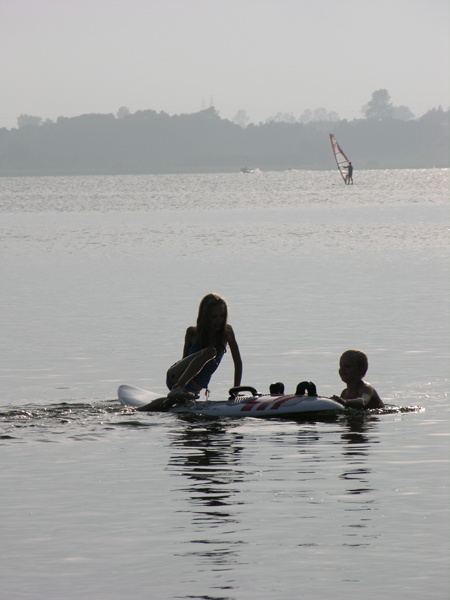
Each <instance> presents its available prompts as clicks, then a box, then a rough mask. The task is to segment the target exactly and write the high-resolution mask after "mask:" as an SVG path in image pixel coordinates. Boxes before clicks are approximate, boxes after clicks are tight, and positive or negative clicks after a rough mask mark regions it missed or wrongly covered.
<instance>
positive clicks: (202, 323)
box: [196, 294, 228, 350]
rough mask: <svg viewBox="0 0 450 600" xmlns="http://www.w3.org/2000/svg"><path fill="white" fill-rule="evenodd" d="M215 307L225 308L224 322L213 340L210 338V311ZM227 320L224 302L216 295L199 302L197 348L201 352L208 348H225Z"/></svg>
mask: <svg viewBox="0 0 450 600" xmlns="http://www.w3.org/2000/svg"><path fill="white" fill-rule="evenodd" d="M216 306H223V307H224V308H225V320H224V322H223V324H222V327H221V328H220V330H219V331H218V332H217V336H216V338H215V339H212V338H211V323H210V316H211V311H212V310H213V308H216ZM227 319H228V307H227V303H226V302H225V300H224V299H223V298H222V297H221V296H219V295H218V294H207V295H206V296H205V297H204V298H202V301H201V302H200V306H199V307H198V317H197V327H196V329H197V348H198V349H199V350H202V349H203V348H207V347H208V346H211V345H213V346H215V347H217V348H224V349H225V348H226V345H227V339H226V331H227V327H228V324H227Z"/></svg>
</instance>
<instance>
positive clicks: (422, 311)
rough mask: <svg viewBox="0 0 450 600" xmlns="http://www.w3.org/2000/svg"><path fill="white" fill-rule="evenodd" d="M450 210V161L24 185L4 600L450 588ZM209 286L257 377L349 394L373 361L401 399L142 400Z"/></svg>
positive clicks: (1, 225) (7, 265)
mask: <svg viewBox="0 0 450 600" xmlns="http://www.w3.org/2000/svg"><path fill="white" fill-rule="evenodd" d="M448 200H449V170H448V169H441V170H422V171H421V170H414V171H407V170H402V171H363V172H358V173H355V185H354V186H353V187H352V186H344V185H343V184H342V181H340V180H339V179H338V175H337V174H336V173H334V172H287V173H259V174H257V173H255V174H249V175H242V174H236V175H232V174H231V175H230V174H228V175H222V174H221V175H186V176H180V175H177V176H133V177H49V178H45V177H44V178H2V179H0V251H1V256H2V261H1V265H0V269H1V274H2V282H3V286H2V296H1V298H2V300H1V311H0V324H1V331H2V336H1V339H0V345H1V348H2V364H1V366H0V381H1V396H0V446H1V452H2V467H1V468H0V477H1V505H2V514H3V519H2V527H1V537H0V540H1V541H0V551H1V561H0V597H2V598H3V597H4V598H8V599H15V598H17V599H19V598H20V599H21V598H31V599H41V598H46V599H60V598H65V599H78V598H80V597H85V598H95V599H96V598H98V599H102V600H103V599H105V600H106V599H115V598H117V599H122V598H127V599H137V600H138V599H139V600H140V599H142V598H161V599H171V598H199V599H200V598H210V599H214V600H219V599H229V600H240V599H244V598H245V599H247V598H248V599H253V598H254V599H263V598H264V599H266V598H267V599H278V598H285V597H299V598H300V597H301V598H308V599H309V598H311V599H316V598H317V599H319V598H320V599H322V598H324V597H328V596H333V597H334V598H346V599H347V598H359V597H361V596H363V595H364V596H365V597H366V598H368V599H372V598H379V597H380V595H382V596H384V597H386V598H396V599H397V598H408V599H409V598H417V599H419V598H421V599H422V598H436V599H444V598H445V599H446V598H448V596H449V593H450V579H449V575H448V560H449V536H448V532H449V499H450V498H449V487H448V486H449V479H450V477H449V443H448V441H449V437H448V436H449V427H448V424H449V408H448V391H449V378H448V376H449V368H448V365H449V354H450V352H449V339H450V336H449V321H450V320H449V277H448V245H449V244H448V228H449V210H448V204H449V203H448ZM210 291H216V292H218V293H220V294H222V295H223V296H224V297H225V298H226V299H227V301H228V303H229V309H230V322H231V323H232V324H233V327H234V329H235V331H236V335H237V339H238V342H239V345H240V348H241V353H242V356H243V360H244V378H243V382H244V383H246V384H248V385H254V386H255V387H257V388H258V389H259V390H260V391H265V390H267V389H268V386H269V384H270V383H271V382H272V381H277V380H281V381H284V383H285V385H286V388H287V390H289V391H291V390H293V389H295V386H296V384H297V383H298V382H299V381H301V380H305V379H307V380H312V381H314V382H315V383H316V385H317V387H318V390H319V393H321V394H323V395H329V394H333V393H339V392H340V391H341V390H342V387H343V386H342V382H341V381H340V380H339V376H338V374H337V365H338V361H339V356H340V354H341V353H342V351H344V350H346V349H347V348H350V347H358V348H361V349H363V350H364V351H366V352H367V354H368V356H369V361H370V367H369V372H368V374H367V379H368V381H370V382H371V383H373V385H375V387H376V388H377V390H378V391H379V393H380V395H381V396H382V398H383V399H385V401H386V402H387V403H388V404H389V405H390V406H389V407H388V409H387V410H385V411H383V412H374V413H368V414H360V413H359V412H358V411H354V412H350V413H348V414H344V415H341V416H339V417H337V418H336V419H331V420H328V421H323V422H321V421H312V420H306V421H298V422H296V421H277V420H271V421H259V420H255V419H243V420H225V419H222V420H214V421H209V420H202V419H192V418H186V417H180V416H175V415H168V414H140V413H133V412H132V411H128V410H124V409H122V408H121V407H120V405H119V403H118V402H117V400H116V390H117V387H118V385H120V384H121V383H129V384H132V385H137V386H139V387H144V388H147V389H151V390H154V391H156V392H161V393H165V388H164V374H165V371H166V369H167V367H168V366H169V365H170V364H172V363H173V362H174V361H175V360H176V359H177V358H179V357H180V355H181V351H182V344H183V335H184V330H185V328H186V327H187V326H188V325H190V324H193V323H194V320H195V317H196V311H197V307H198V303H199V300H200V299H201V297H202V296H203V295H204V294H205V293H208V292H210ZM231 363H232V361H231V360H230V357H225V359H224V361H223V364H222V365H221V367H220V369H219V371H218V372H217V373H216V374H215V376H214V378H213V380H212V382H211V391H212V399H223V398H224V397H226V394H227V390H228V388H229V387H230V386H231V384H232V364H231Z"/></svg>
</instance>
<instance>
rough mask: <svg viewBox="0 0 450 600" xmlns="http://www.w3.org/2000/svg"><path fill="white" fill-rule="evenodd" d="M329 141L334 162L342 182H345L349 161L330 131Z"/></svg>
mask: <svg viewBox="0 0 450 600" xmlns="http://www.w3.org/2000/svg"><path fill="white" fill-rule="evenodd" d="M330 141H331V147H332V148H333V153H334V158H335V159H336V164H337V167H338V169H339V173H340V174H341V176H342V179H343V180H344V183H347V180H348V174H349V166H350V161H349V160H348V158H347V157H346V156H345V154H344V152H343V150H342V148H341V147H340V146H339V144H338V143H337V141H336V138H335V137H334V135H333V134H332V133H330Z"/></svg>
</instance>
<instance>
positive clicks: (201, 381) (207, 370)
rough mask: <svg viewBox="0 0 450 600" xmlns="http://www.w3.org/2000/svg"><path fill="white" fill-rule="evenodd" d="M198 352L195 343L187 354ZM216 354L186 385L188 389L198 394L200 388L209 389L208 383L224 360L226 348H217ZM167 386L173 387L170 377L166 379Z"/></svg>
mask: <svg viewBox="0 0 450 600" xmlns="http://www.w3.org/2000/svg"><path fill="white" fill-rule="evenodd" d="M196 352H198V348H197V346H196V345H195V344H193V345H192V346H191V347H190V348H189V350H188V353H187V355H188V356H191V355H192V354H195V353H196ZM216 352H217V354H216V356H215V357H214V358H212V359H211V360H209V361H208V362H207V363H206V365H205V366H204V367H203V369H202V370H201V371H200V372H199V373H197V375H196V376H195V377H193V378H192V379H191V380H190V381H189V382H188V383H187V384H186V385H185V386H184V387H185V389H186V390H188V391H190V392H194V393H195V394H197V393H198V392H199V391H200V390H202V389H203V388H204V389H206V390H207V389H208V384H209V381H210V379H211V377H212V374H213V373H214V372H215V371H216V369H217V367H218V366H219V365H220V361H221V360H222V357H223V355H224V354H225V352H226V349H225V348H223V347H222V348H216ZM166 384H167V387H168V388H169V390H171V389H172V387H173V384H172V382H171V381H169V378H167V381H166Z"/></svg>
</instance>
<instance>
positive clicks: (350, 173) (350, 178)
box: [345, 162, 353, 185]
mask: <svg viewBox="0 0 450 600" xmlns="http://www.w3.org/2000/svg"><path fill="white" fill-rule="evenodd" d="M350 181H351V182H352V185H353V165H352V163H351V162H349V163H348V167H347V177H346V178H345V183H346V184H347V185H350Z"/></svg>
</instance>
